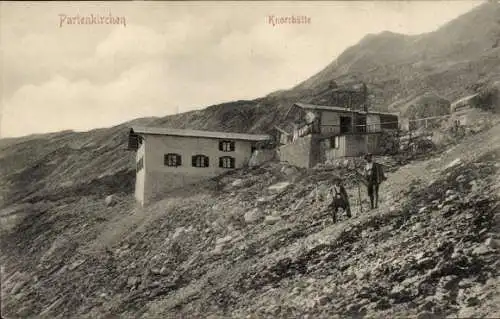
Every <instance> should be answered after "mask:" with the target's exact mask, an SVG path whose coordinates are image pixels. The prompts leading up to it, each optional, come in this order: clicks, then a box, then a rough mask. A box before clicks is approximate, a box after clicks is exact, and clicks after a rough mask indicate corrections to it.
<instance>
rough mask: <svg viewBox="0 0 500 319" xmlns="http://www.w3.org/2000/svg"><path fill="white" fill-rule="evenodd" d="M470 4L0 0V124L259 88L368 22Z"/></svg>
mask: <svg viewBox="0 0 500 319" xmlns="http://www.w3.org/2000/svg"><path fill="white" fill-rule="evenodd" d="M481 3H482V2H478V1H452V2H449V1H440V2H423V1H422V2H420V1H412V2H408V1H406V2H397V1H396V2H395V1H391V2H382V1H378V2H358V1H355V2H319V3H318V2H278V3H262V2H250V3H246V2H237V3H230V2H221V3H212V2H207V3H200V2H197V3H181V2H119V3H116V2H113V3H112V2H102V3H99V2H81V3H71V4H70V3H63V2H57V3H34V2H33V3H24V2H2V3H0V41H1V43H0V44H1V47H2V52H1V53H2V54H1V58H0V63H1V66H2V70H3V71H2V81H1V83H0V84H1V90H0V94H1V110H0V111H2V113H1V118H0V133H1V136H2V137H13V136H22V135H27V134H31V133H45V132H54V131H60V130H66V129H73V130H77V131H80V130H89V129H93V128H98V127H107V126H112V125H116V124H119V123H122V122H125V121H128V120H131V119H134V118H139V117H149V116H165V115H169V114H175V113H177V112H185V111H190V110H195V109H199V108H204V107H206V106H209V105H213V104H218V103H221V102H228V101H233V100H241V99H254V98H258V97H262V96H265V95H267V94H269V93H271V92H273V91H276V90H283V89H288V88H291V87H293V86H295V85H297V84H299V83H300V82H302V81H304V80H306V79H307V78H309V77H311V76H312V75H314V74H315V73H317V72H319V71H321V70H322V69H323V68H324V67H326V66H327V65H328V64H329V63H331V62H332V61H333V60H334V59H335V58H336V57H337V56H338V55H339V54H341V53H342V52H343V51H344V50H345V49H346V48H348V47H350V46H352V45H355V44H356V43H357V42H358V41H359V40H361V39H362V38H363V37H364V36H365V35H367V34H369V33H380V32H382V31H392V32H396V33H403V34H421V33H427V32H432V31H435V30H436V29H438V28H439V27H440V26H442V25H443V24H445V23H447V22H449V21H450V20H452V19H454V18H457V17H458V16H460V15H462V14H464V13H466V12H467V11H470V10H471V9H473V8H474V7H476V6H478V5H480V4H481ZM95 16H101V17H104V19H105V20H100V21H102V22H103V23H96V22H95V21H96V20H95V19H94V17H95ZM271 16H275V17H287V16H295V17H306V18H309V23H306V22H304V23H300V24H298V23H296V24H292V23H286V24H276V23H272V21H270V20H271V19H270V17H271ZM73 17H74V18H73ZM82 17H89V18H87V19H84V20H81V19H80V18H82ZM90 17H92V18H90ZM107 17H110V18H109V19H106V18H107ZM75 18H76V19H75ZM63 19H64V21H62V20H63ZM99 19H103V18H99ZM115 19H117V20H115ZM68 21H69V22H73V23H68ZM106 21H108V23H106ZM115 21H116V22H117V23H115ZM118 21H119V22H120V23H118ZM124 22H125V23H124Z"/></svg>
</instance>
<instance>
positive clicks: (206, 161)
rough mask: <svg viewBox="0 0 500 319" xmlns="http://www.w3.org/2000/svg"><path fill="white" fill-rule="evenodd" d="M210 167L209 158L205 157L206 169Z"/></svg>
mask: <svg viewBox="0 0 500 319" xmlns="http://www.w3.org/2000/svg"><path fill="white" fill-rule="evenodd" d="M208 166H210V164H209V162H208V156H205V167H208Z"/></svg>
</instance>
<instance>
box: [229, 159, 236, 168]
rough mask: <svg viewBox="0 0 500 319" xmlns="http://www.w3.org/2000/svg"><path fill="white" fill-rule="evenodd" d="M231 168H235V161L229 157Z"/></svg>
mask: <svg viewBox="0 0 500 319" xmlns="http://www.w3.org/2000/svg"><path fill="white" fill-rule="evenodd" d="M230 162H231V168H235V167H236V163H235V160H234V157H231V161H230Z"/></svg>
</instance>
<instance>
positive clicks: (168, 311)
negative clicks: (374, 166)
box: [0, 3, 500, 318]
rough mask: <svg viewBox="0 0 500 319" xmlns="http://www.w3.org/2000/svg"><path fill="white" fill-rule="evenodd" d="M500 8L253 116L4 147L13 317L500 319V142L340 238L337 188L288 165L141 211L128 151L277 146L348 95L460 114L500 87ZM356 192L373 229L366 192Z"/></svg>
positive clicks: (476, 149)
mask: <svg viewBox="0 0 500 319" xmlns="http://www.w3.org/2000/svg"><path fill="white" fill-rule="evenodd" d="M498 7H499V6H498V5H497V4H493V3H492V4H484V5H482V6H480V7H478V8H477V9H476V10H474V11H473V12H471V13H469V14H466V15H464V16H462V17H460V18H458V19H457V20H455V21H452V22H450V23H449V24H448V25H447V26H445V27H443V28H442V29H440V30H438V31H436V32H434V33H429V34H425V35H421V36H417V37H406V36H402V35H395V34H390V33H383V34H380V35H373V36H369V37H367V38H366V39H364V40H363V41H361V42H360V43H359V44H358V45H357V46H354V47H352V48H350V49H348V50H346V52H345V53H344V54H343V55H342V56H341V57H339V58H338V59H337V61H336V62H335V63H332V65H330V66H328V67H327V68H326V69H325V70H324V71H322V72H321V73H320V74H318V75H316V76H314V77H312V78H311V79H309V80H307V81H306V82H304V83H303V84H301V85H299V86H298V87H296V88H294V89H292V90H288V91H280V92H276V93H274V94H270V95H269V96H266V97H263V98H260V99H256V100H253V101H237V102H232V103H225V104H221V105H214V106H210V107H208V108H207V109H205V110H201V111H195V112H188V113H184V114H179V115H175V116H169V117H165V118H148V119H138V120H136V121H132V122H130V123H124V124H122V125H119V126H116V127H113V128H107V129H99V130H93V131H89V132H84V133H76V132H71V131H66V132H59V133H54V134H45V135H34V136H28V137H23V138H16V139H0V221H1V234H0V236H1V238H0V240H1V243H2V251H1V256H0V257H1V259H0V264H1V265H2V311H3V314H4V315H5V316H6V317H8V318H9V317H14V318H15V317H19V318H25V317H47V318H57V317H60V318H66V317H89V318H90V317H93V318H94V317H106V315H110V316H108V317H112V315H113V314H115V315H118V316H126V317H131V318H137V317H141V316H142V317H144V318H148V317H149V318H165V317H169V316H173V315H172V314H173V313H177V314H182V315H184V316H187V317H206V316H209V315H213V316H216V317H220V316H233V317H244V316H250V317H251V316H252V315H253V316H257V317H267V316H269V317H276V316H278V317H290V316H296V315H310V316H311V317H331V315H338V316H341V317H345V316H348V315H355V314H360V315H361V314H364V315H366V316H372V317H387V316H403V315H413V314H417V313H424V312H425V311H430V312H433V313H437V314H450V315H453V314H455V315H456V314H461V315H462V316H472V315H476V316H477V315H482V314H489V315H490V316H494V315H495V311H496V310H498V309H497V308H495V307H494V305H495V304H500V303H499V302H495V301H498V299H494V298H497V297H498V294H497V291H496V290H495V289H498V288H496V287H498V284H497V282H496V281H494V280H495V279H496V278H497V276H498V273H497V270H498V264H497V263H496V260H497V259H498V253H497V252H498V249H497V248H498V247H497V243H498V238H497V237H496V236H497V235H496V234H497V233H498V228H497V227H498V223H497V221H498V206H496V205H497V201H498V194H497V193H498V164H497V163H498V146H499V144H500V141H499V140H498V136H500V135H499V133H500V131H499V126H498V125H497V126H495V127H493V128H491V129H490V130H489V131H488V132H484V133H481V134H480V135H476V136H472V137H469V138H468V139H466V140H464V141H463V143H462V144H460V145H459V146H456V147H455V148H450V149H448V150H447V152H445V153H441V154H439V155H437V156H438V157H435V158H433V159H426V160H420V161H417V162H412V163H410V164H407V165H406V166H397V165H396V166H395V167H394V169H395V171H394V172H393V173H391V174H390V176H389V180H388V181H387V183H386V185H385V186H384V189H383V196H384V203H383V205H382V206H381V207H380V209H379V210H377V211H375V212H370V213H366V212H365V213H363V214H360V215H358V216H356V217H355V218H353V219H351V220H344V221H342V222H341V223H339V224H337V225H332V224H330V219H329V217H328V216H323V215H322V214H321V211H322V209H323V207H324V203H321V202H314V201H313V199H314V198H316V197H315V196H313V195H312V193H311V192H313V191H314V190H315V187H316V185H317V183H318V182H319V181H321V180H325V179H328V176H329V174H330V173H327V172H325V171H320V170H309V171H302V170H296V169H294V168H289V167H282V166H280V165H278V164H276V165H269V166H266V167H262V168H259V169H257V170H253V171H239V172H236V173H235V174H234V175H229V176H226V177H225V178H224V179H223V180H222V184H221V185H211V184H206V185H199V186H198V188H195V189H187V190H179V191H178V192H176V193H174V194H171V196H170V198H168V199H165V200H164V201H162V202H160V203H158V204H157V205H156V206H153V207H150V208H148V209H147V210H145V211H143V210H139V209H136V208H135V205H134V201H133V199H132V195H131V194H132V191H133V182H134V171H133V169H134V165H133V162H134V154H133V153H131V152H129V151H126V149H125V148H126V138H127V135H126V134H127V132H128V127H129V126H130V125H132V124H135V123H140V124H151V125H164V126H170V127H176V128H197V129H209V130H225V131H240V132H268V131H269V130H270V128H271V127H272V125H273V124H277V123H280V122H281V120H282V119H281V115H282V114H283V111H284V110H286V109H287V108H288V107H289V106H290V105H291V103H293V102H296V101H298V100H301V101H305V102H311V101H312V102H314V101H315V100H318V99H320V98H323V96H324V94H325V93H324V92H325V88H326V87H327V86H328V85H329V83H330V81H331V80H332V79H334V80H336V81H337V82H338V83H342V82H344V81H351V80H352V79H353V78H356V77H357V78H358V79H361V80H365V81H367V83H368V86H369V89H370V90H371V91H372V92H374V97H373V99H374V101H379V102H377V103H378V104H381V105H385V104H384V103H390V102H393V105H392V106H391V108H392V109H394V110H402V111H404V108H405V106H404V105H408V102H410V101H414V99H415V98H417V97H418V96H420V95H421V94H423V93H425V92H427V91H433V92H434V93H435V94H437V95H439V96H441V97H443V98H446V99H448V100H453V99H455V98H456V97H459V96H463V95H467V93H469V92H470V91H475V90H478V89H481V88H483V87H488V86H491V85H493V86H494V85H495V84H494V83H495V81H497V80H498V74H500V72H498V71H499V69H498V67H499V65H500V63H499V52H500V51H498V50H499V48H498V45H496V44H495V43H497V41H496V40H495V39H498V36H497V31H498V23H497V21H496V19H497V17H498V16H499V15H498V10H499V9H498ZM472 26H474V27H472ZM388 48H391V50H388ZM394 48H398V50H395V49H394ZM358 71H359V72H358ZM495 101H496V102H495V103H497V102H498V99H497V100H495ZM377 103H375V106H377V105H378V104H377ZM410 104H411V103H410ZM401 105H403V107H401ZM457 158H461V161H460V162H457V163H456V164H457V165H454V166H453V167H449V168H446V169H445V167H446V164H448V163H451V162H453V161H454V160H455V159H457ZM440 161H441V162H440ZM400 163H401V162H400ZM405 163H406V162H405ZM396 169H397V170H396ZM337 173H338V174H342V171H337ZM280 182H284V183H285V184H278V183H280ZM286 183H290V184H286ZM273 185H274V187H271V186H273ZM285 186H286V187H285ZM270 187H271V188H270ZM221 188H222V191H221ZM406 189H407V190H408V191H409V193H408V194H406V195H407V196H406V197H404V198H403V197H402V196H401V195H403V194H404V192H402V190H406ZM349 192H350V194H351V198H352V199H353V201H354V202H353V206H354V208H353V209H354V211H356V212H358V211H359V209H358V206H359V203H357V202H356V198H358V193H357V192H358V190H357V186H356V185H350V186H349ZM193 193H194V194H196V195H192V194H193ZM108 195H113V196H114V197H113V198H112V200H111V201H112V203H109V204H106V202H105V200H104V199H105V198H106V196H108ZM364 207H365V208H366V203H365V205H364ZM450 261H452V263H451V264H450ZM389 305H390V306H391V307H388V306H389ZM422 316H423V315H422ZM497 316H498V315H497Z"/></svg>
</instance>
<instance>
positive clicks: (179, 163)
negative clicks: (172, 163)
mask: <svg viewBox="0 0 500 319" xmlns="http://www.w3.org/2000/svg"><path fill="white" fill-rule="evenodd" d="M181 165H182V157H181V156H180V155H178V154H177V166H181Z"/></svg>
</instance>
